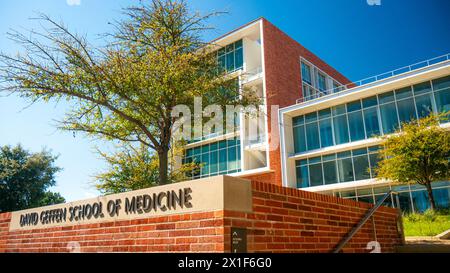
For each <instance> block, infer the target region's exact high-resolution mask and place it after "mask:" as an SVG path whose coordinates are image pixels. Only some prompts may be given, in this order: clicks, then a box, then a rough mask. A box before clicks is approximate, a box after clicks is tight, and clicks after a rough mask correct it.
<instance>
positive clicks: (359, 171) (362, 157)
mask: <svg viewBox="0 0 450 273" xmlns="http://www.w3.org/2000/svg"><path fill="white" fill-rule="evenodd" d="M353 155H354V157H353V164H354V168H355V180H366V179H370V171H369V158H368V157H367V149H361V150H357V151H353ZM356 155H357V156H356Z"/></svg>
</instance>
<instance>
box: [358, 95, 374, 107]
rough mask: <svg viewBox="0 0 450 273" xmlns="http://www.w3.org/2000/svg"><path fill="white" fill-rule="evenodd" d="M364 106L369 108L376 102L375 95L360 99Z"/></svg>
mask: <svg viewBox="0 0 450 273" xmlns="http://www.w3.org/2000/svg"><path fill="white" fill-rule="evenodd" d="M362 103H363V107H364V108H369V107H372V106H375V105H377V104H378V101H377V96H373V97H370V98H367V99H363V101H362Z"/></svg>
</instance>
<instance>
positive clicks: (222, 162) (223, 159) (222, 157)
mask: <svg viewBox="0 0 450 273" xmlns="http://www.w3.org/2000/svg"><path fill="white" fill-rule="evenodd" d="M227 167H228V165H227V150H226V149H222V150H219V172H223V171H226V170H227Z"/></svg>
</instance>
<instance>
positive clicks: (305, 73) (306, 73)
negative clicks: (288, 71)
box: [302, 63, 311, 85]
mask: <svg viewBox="0 0 450 273" xmlns="http://www.w3.org/2000/svg"><path fill="white" fill-rule="evenodd" d="M302 79H303V81H304V82H307V83H309V84H310V85H311V67H310V66H309V65H307V64H305V63H302Z"/></svg>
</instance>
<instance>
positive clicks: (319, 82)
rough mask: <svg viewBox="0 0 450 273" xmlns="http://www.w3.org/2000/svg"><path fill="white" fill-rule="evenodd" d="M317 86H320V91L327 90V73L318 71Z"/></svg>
mask: <svg viewBox="0 0 450 273" xmlns="http://www.w3.org/2000/svg"><path fill="white" fill-rule="evenodd" d="M317 87H318V88H319V90H320V91H325V90H327V82H326V77H325V75H323V74H322V73H318V77H317Z"/></svg>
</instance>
